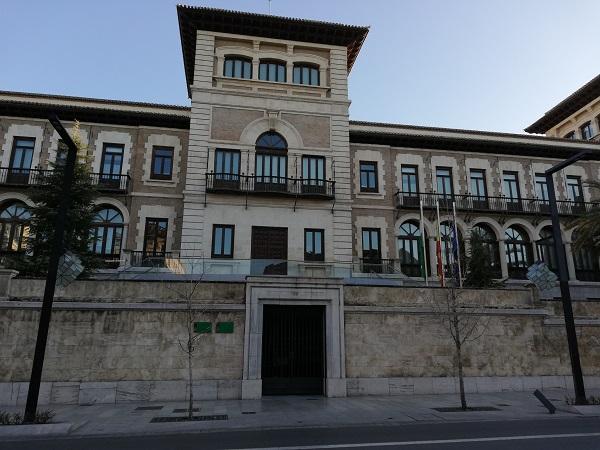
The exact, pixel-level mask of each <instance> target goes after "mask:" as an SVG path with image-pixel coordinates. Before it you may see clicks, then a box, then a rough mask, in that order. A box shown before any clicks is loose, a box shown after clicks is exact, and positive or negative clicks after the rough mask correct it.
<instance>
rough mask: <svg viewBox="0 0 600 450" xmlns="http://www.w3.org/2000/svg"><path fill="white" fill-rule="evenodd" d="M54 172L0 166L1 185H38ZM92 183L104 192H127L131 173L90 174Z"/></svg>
mask: <svg viewBox="0 0 600 450" xmlns="http://www.w3.org/2000/svg"><path fill="white" fill-rule="evenodd" d="M50 173H52V170H49V169H17V168H12V167H0V185H4V186H37V185H42V184H45V183H46V176H47V175H49V174H50ZM90 177H91V180H92V183H93V184H94V185H95V186H96V187H97V189H98V190H99V191H102V192H113V193H126V192H127V190H128V189H129V180H130V177H129V175H128V174H127V175H106V174H101V173H92V174H90Z"/></svg>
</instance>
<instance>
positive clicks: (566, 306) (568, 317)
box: [545, 150, 591, 405]
mask: <svg viewBox="0 0 600 450" xmlns="http://www.w3.org/2000/svg"><path fill="white" fill-rule="evenodd" d="M590 153H591V152H590V151H589V150H588V151H583V152H580V153H577V154H576V155H573V156H571V157H570V158H569V159H567V160H565V161H563V162H561V163H559V164H557V165H555V166H554V167H552V168H550V169H548V170H546V172H545V175H546V184H547V186H548V202H549V203H550V214H551V215H552V234H553V237H554V252H555V253H556V261H557V265H558V280H559V283H560V296H561V299H562V306H563V313H564V316H565V327H566V329H567V342H568V344H569V356H570V358H571V372H572V374H573V387H574V388H575V403H576V404H578V405H585V404H586V403H587V399H586V396H585V386H584V383H583V374H582V372H581V360H580V358H579V346H578V345H577V332H576V331H575V320H574V319H573V305H572V304H571V290H570V288H569V271H568V269H567V257H566V255H565V248H564V245H563V240H562V234H561V232H560V221H559V218H558V206H557V205H556V193H555V192H554V179H553V178H552V176H553V175H554V174H555V173H556V172H558V171H559V170H562V169H564V168H565V167H567V166H570V165H571V164H573V163H574V162H576V161H579V160H580V159H583V158H585V157H586V156H587V155H588V154H590Z"/></svg>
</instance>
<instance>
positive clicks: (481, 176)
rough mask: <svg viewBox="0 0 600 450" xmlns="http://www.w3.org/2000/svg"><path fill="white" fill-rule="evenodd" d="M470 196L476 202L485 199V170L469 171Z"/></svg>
mask: <svg viewBox="0 0 600 450" xmlns="http://www.w3.org/2000/svg"><path fill="white" fill-rule="evenodd" d="M470 175H471V195H473V196H475V197H476V198H477V200H485V199H486V198H487V187H486V184H485V170H483V169H471V171H470Z"/></svg>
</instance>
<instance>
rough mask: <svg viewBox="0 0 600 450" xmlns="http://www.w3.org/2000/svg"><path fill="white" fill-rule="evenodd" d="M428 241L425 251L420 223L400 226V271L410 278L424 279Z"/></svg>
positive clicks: (413, 222)
mask: <svg viewBox="0 0 600 450" xmlns="http://www.w3.org/2000/svg"><path fill="white" fill-rule="evenodd" d="M427 247H428V246H427V239H425V251H423V241H422V240H421V230H420V229H419V223H418V222H417V221H414V220H409V221H406V222H404V223H403V224H402V225H400V229H399V232H398V259H399V261H400V270H401V271H402V273H403V274H404V275H406V276H409V277H422V276H423V275H424V273H423V271H424V270H425V267H426V264H427Z"/></svg>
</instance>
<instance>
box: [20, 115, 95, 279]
mask: <svg viewBox="0 0 600 450" xmlns="http://www.w3.org/2000/svg"><path fill="white" fill-rule="evenodd" d="M71 137H72V139H73V142H75V144H76V145H77V148H78V150H79V151H78V154H77V161H76V163H75V172H74V175H73V182H72V187H71V191H70V199H69V200H70V202H69V207H68V209H67V215H66V220H65V235H64V236H65V237H64V243H65V250H69V251H71V252H72V253H74V254H76V255H77V256H78V257H79V258H80V259H81V261H82V263H83V265H84V267H85V269H86V270H92V269H94V268H96V267H97V266H98V259H97V258H96V257H95V256H94V254H93V253H92V252H91V250H90V243H91V239H92V237H91V234H90V228H91V226H92V222H93V219H94V209H95V208H94V200H95V199H96V197H97V190H96V187H95V185H94V183H93V181H92V178H91V172H90V168H89V164H88V158H87V147H86V146H84V145H83V143H82V140H81V134H80V131H79V122H75V126H74V127H73V131H72V133H71ZM65 152H66V146H65V145H64V144H63V143H62V142H61V143H60V144H59V149H58V152H57V162H56V163H50V168H51V169H52V170H49V171H47V172H46V173H44V174H43V175H41V179H40V183H39V184H38V185H37V186H36V187H35V188H34V189H33V191H32V193H31V200H32V201H33V203H34V205H35V206H34V207H33V208H31V214H32V218H31V224H30V238H29V241H28V243H27V253H28V254H30V255H32V257H31V258H25V259H24V260H23V263H24V267H23V268H22V269H24V270H25V271H26V272H29V273H32V274H38V275H41V274H44V273H45V272H46V270H47V268H48V261H49V258H50V253H51V251H52V241H53V239H54V229H55V226H56V217H57V214H58V205H59V204H60V201H61V198H62V188H63V182H64V178H65V166H64V159H63V158H62V155H64V153H65Z"/></svg>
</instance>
